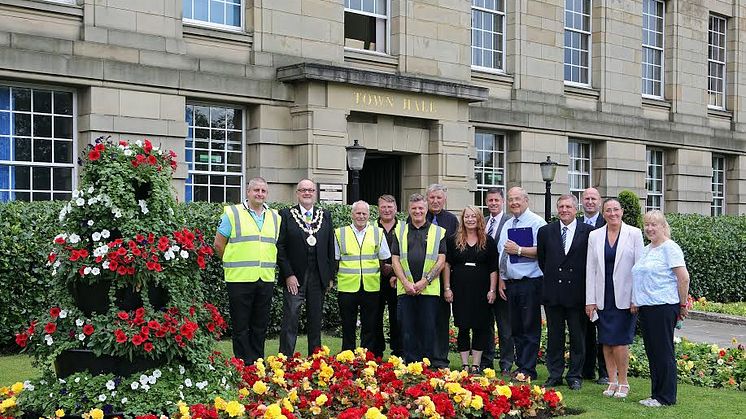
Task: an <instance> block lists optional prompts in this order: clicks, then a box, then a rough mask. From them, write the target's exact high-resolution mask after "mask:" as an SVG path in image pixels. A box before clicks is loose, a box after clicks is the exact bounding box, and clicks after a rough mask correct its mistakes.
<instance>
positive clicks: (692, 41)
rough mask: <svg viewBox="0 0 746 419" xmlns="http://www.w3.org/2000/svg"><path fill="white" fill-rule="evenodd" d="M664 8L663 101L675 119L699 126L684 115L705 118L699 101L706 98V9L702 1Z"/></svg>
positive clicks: (681, 1)
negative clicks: (664, 88)
mask: <svg viewBox="0 0 746 419" xmlns="http://www.w3.org/2000/svg"><path fill="white" fill-rule="evenodd" d="M669 3H670V4H669ZM666 6H667V7H666V10H667V12H666V40H665V44H664V45H665V50H664V55H665V57H666V59H665V71H666V74H665V80H666V82H665V83H666V98H667V99H669V100H671V105H672V106H671V112H672V113H673V114H674V120H677V121H679V120H680V121H684V122H694V123H698V124H701V120H700V119H694V120H692V119H691V117H689V118H687V116H691V115H696V116H699V117H704V116H706V115H707V106H706V104H703V103H702V102H703V98H706V97H707V31H708V25H709V15H708V10H707V9H706V8H705V7H704V5H703V4H702V2H701V1H686V0H674V1H670V2H667V5H666ZM705 103H706V102H705Z"/></svg>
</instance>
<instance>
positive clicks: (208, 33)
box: [182, 23, 254, 44]
mask: <svg viewBox="0 0 746 419" xmlns="http://www.w3.org/2000/svg"><path fill="white" fill-rule="evenodd" d="M182 32H183V33H184V36H185V37H195V38H210V39H220V40H222V41H232V42H237V43H241V44H251V43H253V42H254V36H253V35H252V34H248V33H244V32H237V31H229V30H220V29H216V28H210V27H205V26H193V25H190V24H187V23H185V24H184V25H183V27H182Z"/></svg>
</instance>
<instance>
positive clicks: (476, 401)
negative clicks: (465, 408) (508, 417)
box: [471, 395, 484, 410]
mask: <svg viewBox="0 0 746 419" xmlns="http://www.w3.org/2000/svg"><path fill="white" fill-rule="evenodd" d="M482 407H484V400H482V396H480V395H476V396H474V398H473V399H471V408H472V409H477V410H479V409H481V408H482Z"/></svg>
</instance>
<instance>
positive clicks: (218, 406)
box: [215, 396, 228, 410]
mask: <svg viewBox="0 0 746 419" xmlns="http://www.w3.org/2000/svg"><path fill="white" fill-rule="evenodd" d="M227 404H228V402H226V401H225V400H223V398H222V397H220V396H218V397H215V410H225V406H226V405H227Z"/></svg>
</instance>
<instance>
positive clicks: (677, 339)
mask: <svg viewBox="0 0 746 419" xmlns="http://www.w3.org/2000/svg"><path fill="white" fill-rule="evenodd" d="M673 343H681V338H680V337H678V336H674V337H673Z"/></svg>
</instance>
